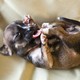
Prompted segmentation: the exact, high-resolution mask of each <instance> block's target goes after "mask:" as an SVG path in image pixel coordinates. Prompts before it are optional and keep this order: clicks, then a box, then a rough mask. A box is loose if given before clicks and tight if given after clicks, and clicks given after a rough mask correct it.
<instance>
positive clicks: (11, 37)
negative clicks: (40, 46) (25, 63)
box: [0, 16, 39, 56]
mask: <svg viewBox="0 0 80 80" xmlns="http://www.w3.org/2000/svg"><path fill="white" fill-rule="evenodd" d="M25 20H26V21H25ZM25 20H17V21H14V22H12V23H11V24H9V25H8V26H7V27H6V28H5V30H4V36H3V46H2V47H1V48H0V50H1V53H2V54H4V55H9V56H11V55H12V54H13V53H16V54H17V55H19V56H24V55H25V54H26V53H27V52H28V51H29V50H30V49H32V47H33V46H36V45H37V44H36V42H35V40H34V39H33V38H32V36H33V34H35V33H36V32H37V30H38V29H39V27H38V25H37V24H36V23H35V22H34V21H33V19H32V18H31V17H30V16H26V17H25ZM37 39H38V38H37Z"/></svg>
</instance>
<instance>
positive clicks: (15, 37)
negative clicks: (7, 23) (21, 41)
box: [13, 32, 20, 41]
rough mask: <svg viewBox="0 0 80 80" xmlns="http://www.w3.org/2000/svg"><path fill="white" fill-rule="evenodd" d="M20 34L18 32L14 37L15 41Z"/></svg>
mask: <svg viewBox="0 0 80 80" xmlns="http://www.w3.org/2000/svg"><path fill="white" fill-rule="evenodd" d="M19 36H20V33H19V32H17V33H16V34H15V35H14V37H13V41H16V40H17V39H18V38H19Z"/></svg>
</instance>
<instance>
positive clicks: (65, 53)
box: [27, 18, 80, 69]
mask: <svg viewBox="0 0 80 80" xmlns="http://www.w3.org/2000/svg"><path fill="white" fill-rule="evenodd" d="M62 19H63V21H64V22H63V23H62ZM62 19H61V21H60V22H55V23H53V24H49V23H47V24H43V25H42V33H41V35H40V36H41V37H40V39H41V48H36V49H35V50H34V51H32V52H30V54H28V56H27V57H28V60H29V61H31V62H32V63H33V64H34V65H36V66H39V67H44V68H47V69H69V68H73V67H76V66H79V65H80V62H79V60H80V46H79V45H80V28H79V24H77V23H74V22H78V21H75V20H74V21H73V20H71V19H67V18H65V19H67V20H65V19H64V18H62ZM70 21H71V22H70ZM72 22H73V23H72ZM78 23H79V22H78ZM65 24H66V26H64V25H65ZM68 24H69V25H68ZM72 25H73V26H72ZM77 26H78V27H77ZM70 27H72V28H73V30H72V29H70ZM67 28H68V29H69V31H67ZM76 30H77V31H76ZM36 52H38V53H36Z"/></svg>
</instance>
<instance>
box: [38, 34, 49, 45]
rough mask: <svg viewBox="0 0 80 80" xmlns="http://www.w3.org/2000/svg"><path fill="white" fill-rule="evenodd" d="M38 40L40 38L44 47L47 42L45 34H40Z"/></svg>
mask: <svg viewBox="0 0 80 80" xmlns="http://www.w3.org/2000/svg"><path fill="white" fill-rule="evenodd" d="M40 38H41V43H42V44H43V45H45V44H46V43H47V42H48V39H47V36H46V35H45V34H43V33H42V34H41V36H40Z"/></svg>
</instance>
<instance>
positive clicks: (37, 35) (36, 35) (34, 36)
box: [33, 30, 41, 39]
mask: <svg viewBox="0 0 80 80" xmlns="http://www.w3.org/2000/svg"><path fill="white" fill-rule="evenodd" d="M40 34H41V30H37V32H36V33H35V34H34V35H33V38H34V39H35V38H37V37H39V36H40Z"/></svg>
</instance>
